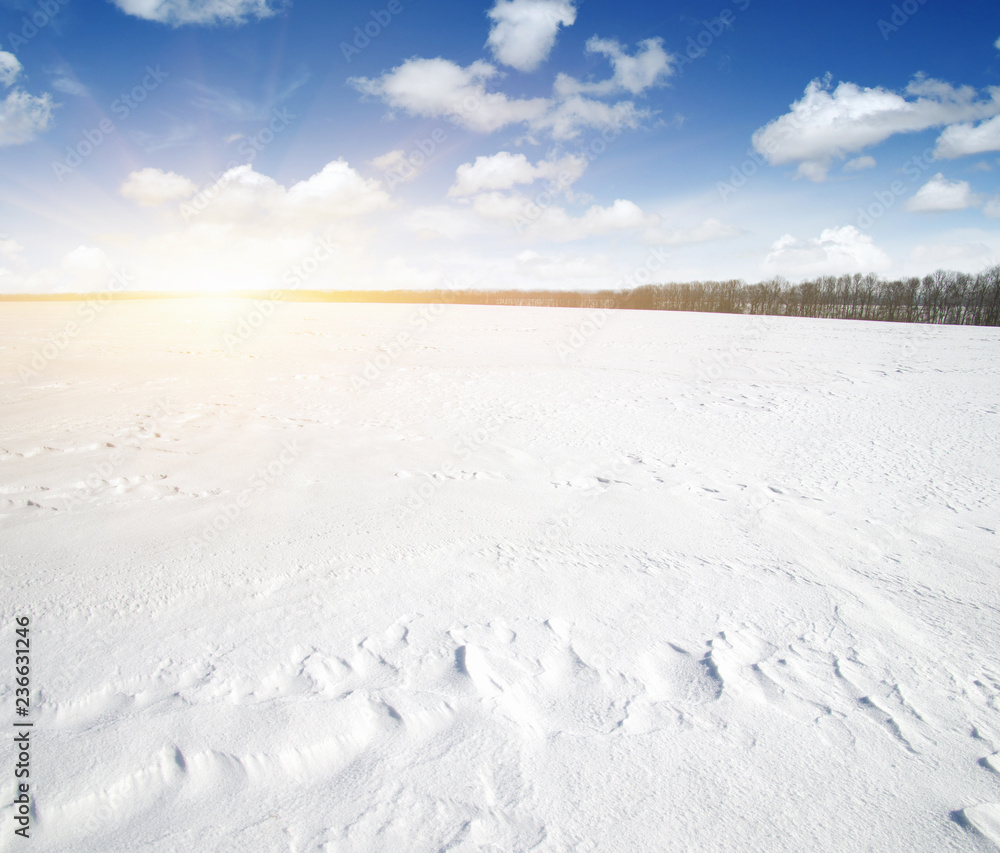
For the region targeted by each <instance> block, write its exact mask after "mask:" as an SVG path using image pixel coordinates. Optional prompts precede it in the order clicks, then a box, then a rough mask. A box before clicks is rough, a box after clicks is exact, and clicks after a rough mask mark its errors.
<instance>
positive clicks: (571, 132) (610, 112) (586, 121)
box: [348, 39, 672, 140]
mask: <svg viewBox="0 0 1000 853" xmlns="http://www.w3.org/2000/svg"><path fill="white" fill-rule="evenodd" d="M588 45H591V46H592V49H594V50H597V51H598V52H602V53H605V54H607V55H609V56H610V57H611V60H612V64H613V65H614V68H615V73H614V76H613V77H612V78H611V79H609V80H605V81H603V82H601V83H581V82H579V81H577V80H574V79H573V78H571V77H568V76H566V75H565V74H560V75H559V76H558V77H557V78H556V82H555V86H554V95H555V97H554V98H512V97H508V96H507V95H505V94H503V93H501V92H487V90H486V84H487V82H488V81H490V80H493V79H495V78H498V77H500V76H502V75H501V74H500V72H499V71H498V70H497V68H496V67H495V66H493V65H491V64H490V63H488V62H484V61H483V60H477V61H476V62H473V63H472V64H471V65H468V66H466V67H464V68H463V67H462V66H460V65H458V64H456V63H454V62H452V61H450V60H448V59H442V58H441V57H437V58H436V59H423V58H413V59H408V60H406V61H405V62H404V63H403V64H402V65H399V66H397V67H396V68H393V69H392V70H391V71H388V72H386V73H384V74H383V75H382V76H381V77H375V78H369V77H352V78H350V80H349V81H348V82H350V83H351V85H353V86H354V87H355V88H356V89H357V90H358V91H359V92H361V93H362V94H363V95H367V96H370V97H376V98H379V99H380V100H381V101H382V102H383V103H385V104H386V105H388V106H389V107H390V108H391V109H394V110H401V111H403V112H405V113H407V114H409V115H414V116H426V117H438V116H445V117H447V118H449V119H451V120H452V121H453V122H455V123H456V124H459V125H461V126H462V127H465V128H467V129H469V130H473V131H476V132H478V133H492V132H493V131H496V130H499V129H501V128H503V127H507V126H508V125H512V124H525V125H527V126H528V128H529V130H531V131H548V133H549V134H550V135H551V136H552V137H553V138H554V139H558V140H565V139H573V138H575V137H576V136H578V135H579V134H580V132H581V131H582V130H584V129H586V128H601V129H606V128H609V129H613V130H621V129H623V128H626V127H628V128H635V127H638V126H639V123H640V121H642V120H643V119H646V118H648V117H649V116H650V115H652V113H651V111H650V110H647V109H639V108H637V107H636V106H635V104H634V103H632V102H631V101H621V102H618V103H614V104H608V103H604V102H603V101H600V100H595V99H594V98H591V97H586V95H588V94H594V95H599V96H603V95H608V94H611V93H612V92H616V91H629V92H634V93H638V92H641V91H643V90H644V89H645V88H647V87H648V86H652V85H656V84H658V83H660V82H662V81H663V80H664V79H665V78H666V76H668V75H669V73H670V72H671V71H672V68H671V65H670V63H671V61H672V58H671V57H669V56H668V55H667V54H666V53H665V52H664V51H663V48H662V46H661V44H660V40H659V39H647V40H646V41H644V42H641V43H640V47H639V49H638V51H637V53H636V54H635V56H629V55H627V54H625V53H624V51H623V49H622V48H621V46H620V45H619V44H618V43H617V42H614V41H611V40H602V39H591V40H590V42H588Z"/></svg>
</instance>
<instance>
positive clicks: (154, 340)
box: [0, 300, 1000, 853]
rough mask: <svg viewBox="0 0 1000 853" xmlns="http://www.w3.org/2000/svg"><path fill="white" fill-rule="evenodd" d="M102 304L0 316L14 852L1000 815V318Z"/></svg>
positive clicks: (876, 823)
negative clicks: (19, 831) (22, 785)
mask: <svg viewBox="0 0 1000 853" xmlns="http://www.w3.org/2000/svg"><path fill="white" fill-rule="evenodd" d="M79 310H80V308H79V306H78V305H76V304H73V303H16V304H5V305H3V306H2V309H0V331H2V337H0V343H2V346H3V349H2V350H0V358H2V361H3V371H2V373H0V380H2V382H3V384H2V385H0V396H2V400H3V408H2V412H3V415H2V423H0V489H2V492H0V512H2V522H0V523H2V570H3V578H4V587H3V596H2V615H3V627H2V631H0V633H2V638H0V642H2V643H3V646H4V648H5V649H9V650H10V652H9V653H8V652H6V651H5V652H4V659H5V660H7V661H8V663H7V664H5V665H4V666H3V668H2V670H0V695H2V698H3V702H2V707H3V708H5V709H8V711H6V712H5V717H6V718H7V719H8V720H12V719H13V704H14V703H13V689H14V683H13V666H12V656H13V646H14V642H13V640H14V624H13V617H15V616H17V615H22V614H29V615H30V616H31V619H32V629H31V630H32V634H31V636H32V679H33V680H32V684H33V688H34V693H33V697H32V701H33V708H32V719H33V720H34V722H35V728H34V730H33V738H34V741H33V753H32V765H31V773H32V776H31V780H32V785H33V787H32V790H33V793H34V794H35V795H36V801H35V821H34V824H33V840H32V842H31V843H30V845H29V844H24V843H23V842H20V841H17V842H16V843H15V842H14V837H13V835H12V832H13V826H14V824H13V810H12V806H11V803H12V801H13V798H14V794H13V772H12V768H13V763H14V759H13V756H12V753H11V749H10V747H11V740H10V737H9V736H8V737H7V738H5V740H4V751H3V753H2V755H0V759H2V761H0V766H2V768H3V770H2V772H0V803H2V805H3V808H2V811H0V848H2V849H15V848H16V849H31V850H45V851H57V850H58V851H100V853H108V851H136V850H149V851H178V853H179V851H203V850H204V851H258V850H260V851H269V850H275V851H285V850H287V851H297V853H298V852H299V851H319V850H324V851H442V850H448V851H474V850H475V851H484V850H485V851H524V850H536V851H571V850H572V851H733V850H754V851H762V850H809V851H845V850H877V851H907V853H909V851H943V850H964V851H979V850H982V851H987V850H995V849H996V846H997V845H1000V805H998V803H1000V774H998V772H997V771H998V768H1000V759H998V758H997V752H998V750H1000V661H998V657H997V648H998V638H1000V587H998V584H997V563H998V561H997V555H998V548H997V535H996V531H997V527H998V524H1000V513H998V503H1000V451H998V442H997V438H998V435H1000V381H998V380H1000V332H998V330H995V329H981V328H945V327H922V326H907V325H888V324H881V323H862V322H840V321H828V320H801V319H785V318H761V317H741V316H723V315H699V314H674V313H642V312H626V311H622V312H613V313H609V314H607V315H600V314H595V313H594V312H590V311H585V310H570V309H537V308H491V307H474V306H448V307H440V306H439V307H437V308H430V307H428V306H413V305H356V304H344V305H339V304H294V305H281V306H278V308H277V309H276V310H275V311H274V312H273V316H271V317H269V318H266V319H265V318H263V317H262V315H260V314H257V315H252V308H251V303H247V302H242V301H240V300H214V301H209V300H202V301H197V300H176V301H156V302H119V303H114V304H111V305H108V306H106V307H104V308H103V310H101V311H99V312H97V315H96V317H93V318H84V317H83V316H82V315H80V314H79V313H78V312H79ZM251 315H252V316H251ZM74 319H75V320H76V321H77V322H78V324H79V328H78V329H77V332H76V333H75V334H74V335H72V336H70V343H69V345H68V346H67V347H66V349H65V351H62V352H56V346H55V344H52V345H50V347H49V349H48V352H49V354H54V355H55V357H54V358H52V359H51V360H50V361H49V362H48V363H47V364H44V365H42V369H41V370H39V371H38V372H37V374H36V375H34V376H32V377H30V378H28V379H26V380H23V381H22V379H21V378H19V374H18V370H19V368H20V367H25V366H28V365H30V363H31V357H32V353H34V352H35V351H41V349H42V348H43V346H44V344H45V342H46V341H47V340H51V339H53V338H55V337H57V336H59V335H60V334H61V333H62V332H63V331H65V329H66V328H67V325H66V324H67V322H69V321H70V320H74ZM241 320H242V321H244V322H246V323H247V325H241V322H240V321H241ZM251 321H252V322H253V325H254V326H256V328H251V326H250V322H251ZM258 321H260V322H258ZM240 330H242V332H243V333H247V332H248V331H249V332H250V333H249V334H245V337H244V338H237V339H236V341H237V342H236V343H235V344H234V343H233V338H232V337H231V336H232V335H233V334H234V333H235V332H237V331H240ZM401 333H409V334H410V335H411V338H410V339H407V338H406V337H405V336H403V337H402V338H401V337H400V335H401ZM227 336H230V337H229V341H230V343H229V344H227V343H226V340H227ZM35 364H36V365H37V364H38V361H37V360H36V362H35ZM362 382H364V383H366V384H362ZM217 528H220V529H221V530H219V529H217ZM4 725H7V726H8V727H9V723H5V724H4ZM18 845H20V846H18Z"/></svg>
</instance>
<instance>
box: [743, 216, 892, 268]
mask: <svg viewBox="0 0 1000 853" xmlns="http://www.w3.org/2000/svg"><path fill="white" fill-rule="evenodd" d="M889 264H890V261H889V256H888V255H887V254H886V253H885V252H884V251H882V249H880V248H878V246H876V245H875V241H874V240H873V239H872V238H871V236H869V235H868V234H863V233H862V232H861V231H859V230H858V229H857V228H855V227H854V226H853V225H844V226H842V227H840V228H827V229H825V230H824V231H823V232H822V233H821V234H820V235H819V238H810V239H807V240H797V239H796V238H795V237H793V236H792V235H791V234H785V235H783V236H782V237H779V238H778V239H777V240H775V242H774V244H773V245H772V246H771V251H770V252H769V253H768V255H767V257H766V258H765V259H764V263H763V265H762V268H763V270H764V272H766V273H768V274H779V275H790V276H812V275H840V274H842V273H849V272H880V271H883V270H885V269H887V268H888V267H889Z"/></svg>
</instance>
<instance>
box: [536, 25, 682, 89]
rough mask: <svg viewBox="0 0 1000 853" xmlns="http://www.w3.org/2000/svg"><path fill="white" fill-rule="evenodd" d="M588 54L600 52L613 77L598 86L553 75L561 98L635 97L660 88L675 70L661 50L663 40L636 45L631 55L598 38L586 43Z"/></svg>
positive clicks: (668, 56)
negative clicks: (607, 62)
mask: <svg viewBox="0 0 1000 853" xmlns="http://www.w3.org/2000/svg"><path fill="white" fill-rule="evenodd" d="M587 52H588V53H599V54H602V55H603V56H606V57H607V58H608V59H609V60H610V61H611V67H612V68H613V69H614V74H613V75H612V76H611V77H609V78H608V79H607V80H601V81H600V82H597V83H583V82H581V81H579V80H577V79H576V78H574V77H570V76H569V75H568V74H562V73H560V74H559V75H557V76H556V83H555V91H556V93H557V94H558V95H560V96H562V97H569V96H571V95H579V94H588V95H599V96H600V95H610V94H612V93H614V92H620V91H625V92H630V93H631V94H633V95H638V94H640V93H641V92H643V91H645V90H646V89H648V88H650V87H651V86H658V85H662V84H663V83H665V82H666V81H667V78H668V77H670V76H671V75H672V74H673V73H674V71H675V68H674V65H673V63H674V61H675V57H674V56H672V55H671V54H669V53H667V52H666V51H665V50H664V49H663V39H660V38H651V39H645V40H644V41H641V42H639V44H638V46H637V49H636V52H635V54H634V55H629V54H628V52H627V51H626V49H625V47H624V46H623V45H622V44H620V43H619V42H617V41H616V40H615V39H602V38H598V37H597V36H593V37H592V38H590V39H588V40H587Z"/></svg>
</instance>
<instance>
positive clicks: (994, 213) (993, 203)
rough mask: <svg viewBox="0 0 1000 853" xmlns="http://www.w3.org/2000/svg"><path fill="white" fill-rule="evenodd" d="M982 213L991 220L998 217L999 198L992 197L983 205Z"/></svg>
mask: <svg viewBox="0 0 1000 853" xmlns="http://www.w3.org/2000/svg"><path fill="white" fill-rule="evenodd" d="M983 213H985V214H986V215H987V216H989V217H990V218H992V219H996V218H997V217H1000V196H993V198H991V199H989V200H988V201H987V202H986V204H984V205H983Z"/></svg>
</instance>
